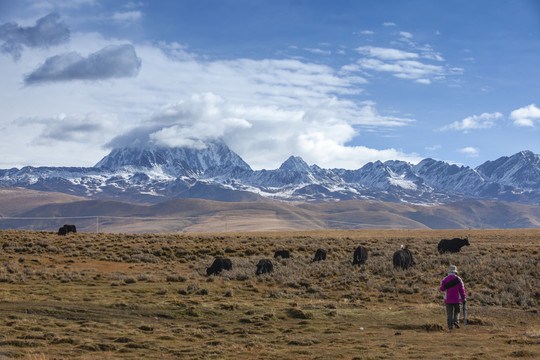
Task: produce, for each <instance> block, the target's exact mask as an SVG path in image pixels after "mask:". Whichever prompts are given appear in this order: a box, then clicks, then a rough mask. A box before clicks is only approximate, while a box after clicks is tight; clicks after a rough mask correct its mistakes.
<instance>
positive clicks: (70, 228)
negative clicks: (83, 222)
mask: <svg viewBox="0 0 540 360" xmlns="http://www.w3.org/2000/svg"><path fill="white" fill-rule="evenodd" d="M70 232H72V233H76V232H77V227H76V226H75V225H67V224H66V225H64V226H62V227H61V228H60V229H58V235H67V234H68V233H70Z"/></svg>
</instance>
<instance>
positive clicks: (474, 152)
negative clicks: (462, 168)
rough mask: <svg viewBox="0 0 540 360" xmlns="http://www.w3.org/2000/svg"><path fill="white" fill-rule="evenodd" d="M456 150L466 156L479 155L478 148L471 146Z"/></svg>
mask: <svg viewBox="0 0 540 360" xmlns="http://www.w3.org/2000/svg"><path fill="white" fill-rule="evenodd" d="M458 151H459V152H460V153H462V154H465V156H467V157H478V156H479V150H478V149H477V148H475V147H472V146H467V147H464V148H462V149H458Z"/></svg>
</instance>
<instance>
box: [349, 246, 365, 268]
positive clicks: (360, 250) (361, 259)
mask: <svg viewBox="0 0 540 360" xmlns="http://www.w3.org/2000/svg"><path fill="white" fill-rule="evenodd" d="M367 258H368V250H367V249H366V248H365V247H363V246H359V247H357V248H356V250H354V255H353V265H360V264H363V263H365V262H366V260H367Z"/></svg>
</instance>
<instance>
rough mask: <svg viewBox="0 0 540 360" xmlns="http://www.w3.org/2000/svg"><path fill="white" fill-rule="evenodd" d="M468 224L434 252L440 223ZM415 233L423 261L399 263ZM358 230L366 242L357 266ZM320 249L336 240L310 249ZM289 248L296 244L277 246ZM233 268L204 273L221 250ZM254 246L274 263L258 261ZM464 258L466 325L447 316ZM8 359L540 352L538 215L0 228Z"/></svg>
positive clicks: (0, 347)
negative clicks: (395, 223) (180, 228)
mask: <svg viewBox="0 0 540 360" xmlns="http://www.w3.org/2000/svg"><path fill="white" fill-rule="evenodd" d="M467 235H468V236H469V240H470V242H471V246H470V247H465V248H463V249H462V252H461V253H458V254H449V255H439V254H438V253H437V252H436V247H437V243H438V241H439V240H440V239H442V238H452V237H458V236H459V237H462V236H467ZM401 244H404V245H407V246H408V247H409V248H410V249H411V251H412V252H413V254H414V256H415V260H416V262H417V264H416V265H415V266H414V267H413V268H411V269H408V270H394V269H393V267H392V254H393V252H394V251H395V250H397V249H399V247H400V245H401ZM358 245H364V246H366V247H368V248H369V250H370V252H369V258H368V260H367V263H366V264H365V265H363V266H358V267H353V266H352V265H351V264H352V253H353V251H354V249H355V248H356V247H357V246H358ZM317 248H325V249H327V251H328V259H327V260H326V261H324V262H319V263H312V262H311V260H312V258H313V255H314V252H315V250H316V249H317ZM277 249H288V250H290V251H291V253H292V258H291V259H279V260H274V259H273V253H274V251H275V250H277ZM218 255H219V256H226V257H229V258H230V259H231V260H232V262H233V269H232V270H231V271H224V272H223V273H221V274H220V275H217V276H211V277H207V276H206V268H207V267H208V266H210V264H211V263H212V261H213V259H214V257H215V256H218ZM261 258H272V261H273V262H274V266H275V271H274V273H273V274H269V275H268V274H265V275H261V276H256V275H255V265H256V263H257V262H258V260H259V259H261ZM451 263H452V264H455V265H457V266H458V268H459V270H460V276H461V277H462V278H463V279H464V281H465V284H466V286H467V291H468V296H469V301H468V307H469V324H468V325H467V328H466V329H463V327H462V328H461V329H456V330H452V332H450V331H448V330H446V329H445V310H444V307H443V305H442V293H441V292H440V291H439V290H438V287H439V284H440V280H441V279H442V277H443V276H444V275H445V274H446V269H447V267H448V265H449V264H451ZM0 285H1V287H0V359H11V358H21V359H34V360H41V359H53V358H56V359H96V358H99V359H138V358H148V359H158V358H159V359H179V358H182V359H205V358H206V359H223V358H225V359H234V358H239V359H253V358H257V359H353V358H357V359H391V358H412V359H414V358H417V359H425V358H428V359H442V358H444V359H463V358H466V359H509V358H531V359H532V358H537V357H539V356H540V317H539V314H538V304H539V302H540V230H350V231H338V230H332V231H302V232H300V231H298V232H292V231H291V232H236V233H233V232H224V233H200V234H193V233H192V234H136V235H135V234H102V233H78V234H68V236H65V237H61V236H58V235H56V234H55V233H52V232H30V231H14V230H7V231H0Z"/></svg>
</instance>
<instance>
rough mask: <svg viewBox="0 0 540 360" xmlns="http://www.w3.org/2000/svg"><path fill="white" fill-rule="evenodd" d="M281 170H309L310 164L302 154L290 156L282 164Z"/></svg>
mask: <svg viewBox="0 0 540 360" xmlns="http://www.w3.org/2000/svg"><path fill="white" fill-rule="evenodd" d="M279 169H280V170H290V171H299V172H309V171H310V168H309V165H308V164H307V163H306V162H305V161H304V160H303V159H302V158H301V157H300V156H290V157H289V158H288V159H287V160H285V162H284V163H283V164H281V166H280V167H279Z"/></svg>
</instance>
